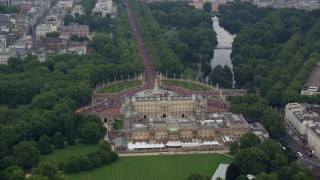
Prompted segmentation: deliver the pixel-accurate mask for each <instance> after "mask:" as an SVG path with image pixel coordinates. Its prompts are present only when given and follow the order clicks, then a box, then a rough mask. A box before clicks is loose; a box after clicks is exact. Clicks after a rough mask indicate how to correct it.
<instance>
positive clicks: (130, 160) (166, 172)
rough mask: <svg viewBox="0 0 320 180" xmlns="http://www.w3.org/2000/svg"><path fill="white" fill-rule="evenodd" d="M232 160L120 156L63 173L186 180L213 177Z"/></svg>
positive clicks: (85, 178)
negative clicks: (83, 169) (195, 176)
mask: <svg viewBox="0 0 320 180" xmlns="http://www.w3.org/2000/svg"><path fill="white" fill-rule="evenodd" d="M231 162H232V158H230V157H228V156H224V155H221V154H183V155H159V156H130V157H120V158H119V160H118V161H116V162H114V163H112V164H109V165H106V166H103V167H101V168H98V169H94V170H92V171H87V172H81V173H77V174H63V177H64V178H65V179H66V180H91V179H94V180H105V179H109V180H164V179H165V180H183V179H186V178H187V177H188V176H189V175H190V174H192V173H200V174H203V175H207V176H209V177H211V176H212V175H213V174H214V172H215V170H216V169H217V168H218V166H219V164H220V163H225V164H229V163H231Z"/></svg>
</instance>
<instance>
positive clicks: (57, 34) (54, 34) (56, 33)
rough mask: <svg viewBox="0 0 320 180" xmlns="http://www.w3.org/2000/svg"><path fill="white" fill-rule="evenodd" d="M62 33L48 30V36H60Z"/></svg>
mask: <svg viewBox="0 0 320 180" xmlns="http://www.w3.org/2000/svg"><path fill="white" fill-rule="evenodd" d="M59 36H60V33H59V32H48V33H47V34H46V37H59Z"/></svg>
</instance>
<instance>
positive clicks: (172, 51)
mask: <svg viewBox="0 0 320 180" xmlns="http://www.w3.org/2000/svg"><path fill="white" fill-rule="evenodd" d="M131 6H132V7H133V11H134V14H135V17H136V19H137V22H138V25H139V28H140V31H141V32H142V35H143V37H144V41H145V43H146V46H147V48H148V52H149V53H150V54H151V57H152V60H153V62H154V65H155V68H156V69H157V70H159V71H161V72H168V73H171V74H172V73H177V74H180V73H184V72H185V69H187V68H191V69H193V70H194V71H197V70H198V68H197V66H193V64H197V63H200V62H201V64H202V66H201V67H202V70H203V71H204V73H205V74H206V75H208V74H209V73H210V72H211V71H212V69H211V66H210V63H209V62H210V59H211V58H212V54H213V48H214V47H215V46H216V44H217V39H216V34H215V32H214V31H212V26H211V25H212V19H211V16H210V14H209V13H206V12H204V11H202V10H198V9H195V8H194V7H192V6H189V5H188V4H187V3H185V2H157V3H151V4H149V5H148V6H147V5H141V6H140V5H139V6H137V5H136V4H135V3H131ZM146 22H148V23H146ZM156 42H157V43H156Z"/></svg>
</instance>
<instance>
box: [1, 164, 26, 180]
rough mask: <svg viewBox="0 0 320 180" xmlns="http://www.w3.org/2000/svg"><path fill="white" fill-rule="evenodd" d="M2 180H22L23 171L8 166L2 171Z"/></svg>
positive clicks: (19, 168)
mask: <svg viewBox="0 0 320 180" xmlns="http://www.w3.org/2000/svg"><path fill="white" fill-rule="evenodd" d="M3 175H4V177H3V178H4V179H9V180H11V179H12V180H24V172H23V169H22V168H21V167H19V166H9V167H7V168H6V169H5V170H4V171H3Z"/></svg>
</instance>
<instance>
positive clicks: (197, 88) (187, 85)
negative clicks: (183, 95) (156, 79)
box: [163, 80, 212, 91]
mask: <svg viewBox="0 0 320 180" xmlns="http://www.w3.org/2000/svg"><path fill="white" fill-rule="evenodd" d="M163 83H165V84H166V85H168V86H176V87H181V88H184V89H188V90H190V91H211V90H212V88H210V87H209V86H206V85H202V84H197V83H194V82H187V81H179V80H163Z"/></svg>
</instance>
